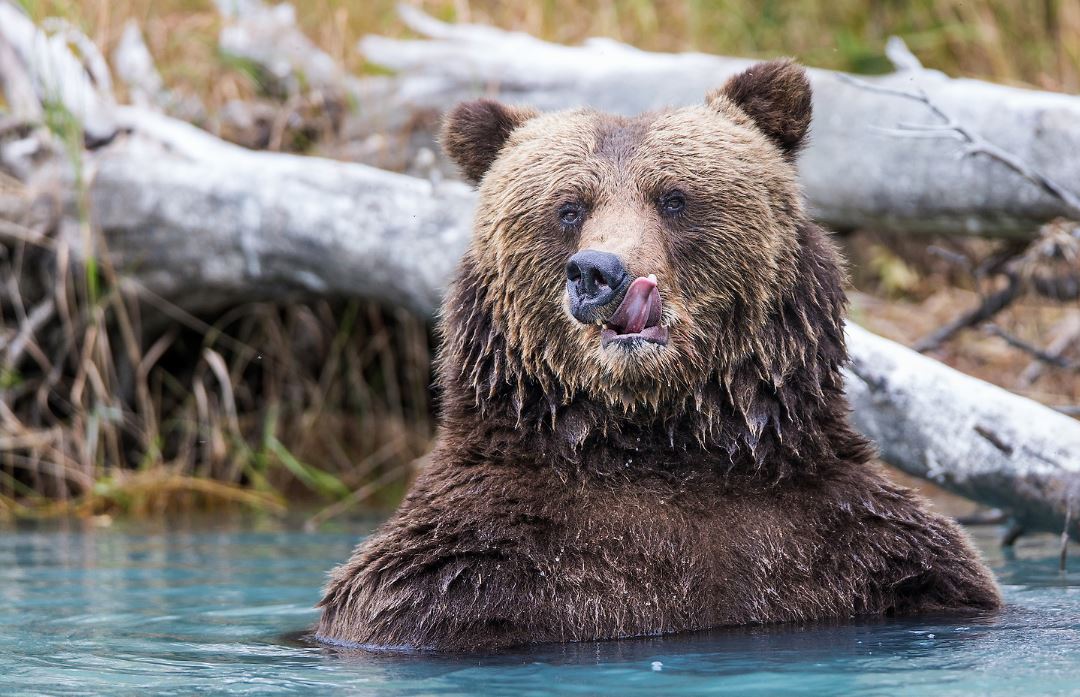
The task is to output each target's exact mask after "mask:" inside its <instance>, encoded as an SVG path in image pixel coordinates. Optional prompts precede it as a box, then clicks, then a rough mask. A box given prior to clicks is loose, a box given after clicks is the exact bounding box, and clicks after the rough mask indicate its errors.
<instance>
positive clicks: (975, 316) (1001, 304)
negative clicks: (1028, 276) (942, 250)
mask: <svg viewBox="0 0 1080 697" xmlns="http://www.w3.org/2000/svg"><path fill="white" fill-rule="evenodd" d="M1007 280H1008V282H1007V285H1006V286H1005V287H1004V288H1002V289H1001V290H998V291H995V292H993V293H990V294H989V295H987V296H986V297H984V298H983V299H982V302H980V303H979V304H978V305H977V306H976V307H975V308H973V309H971V310H969V311H967V312H965V313H963V314H962V315H960V316H959V317H957V318H956V319H954V320H952V321H951V322H949V323H947V324H945V325H944V326H942V327H940V328H939V329H937V330H935V331H934V332H932V333H930V334H928V335H927V336H925V337H923V338H922V339H920V340H919V341H917V342H915V346H914V349H915V350H916V351H918V352H920V353H926V352H927V351H933V350H936V349H938V348H940V347H941V345H942V344H944V343H945V342H946V341H948V340H949V339H951V338H952V337H953V336H955V335H956V334H957V333H958V332H960V331H961V330H963V329H968V328H971V327H974V326H977V325H979V324H982V323H983V322H985V321H986V320H988V319H990V318H991V317H993V316H994V315H996V314H997V313H999V312H1001V311H1002V310H1004V309H1005V308H1007V307H1008V306H1009V305H1011V304H1012V303H1013V301H1014V300H1016V299H1017V298H1018V297H1020V293H1021V290H1022V288H1023V286H1022V285H1021V283H1020V278H1019V277H1018V276H1016V275H1015V274H1012V275H1010V276H1008V279H1007Z"/></svg>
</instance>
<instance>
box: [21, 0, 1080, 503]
mask: <svg viewBox="0 0 1080 697" xmlns="http://www.w3.org/2000/svg"><path fill="white" fill-rule="evenodd" d="M19 2H20V3H21V4H22V5H23V6H24V7H25V8H26V10H27V11H28V13H29V14H30V15H31V16H32V17H33V19H35V20H36V21H40V20H43V19H44V18H46V17H62V18H65V19H67V20H68V21H70V22H72V23H73V24H74V25H75V26H77V27H78V28H79V29H81V30H82V31H84V32H85V33H86V34H87V35H88V36H89V37H90V38H91V39H92V40H94V42H95V43H96V44H97V45H98V46H99V47H100V48H101V49H102V50H103V53H104V54H105V55H107V56H108V55H112V51H113V49H114V47H115V46H116V44H117V42H118V41H119V40H120V37H121V34H122V31H123V28H124V25H125V23H126V22H127V21H128V20H129V19H135V20H136V21H137V22H138V24H139V26H140V27H141V29H142V31H143V33H144V35H145V38H146V42H147V45H148V48H149V49H150V51H151V53H152V54H153V57H154V59H155V61H156V63H157V67H158V69H159V70H160V72H161V74H162V77H163V78H164V81H165V83H166V87H168V88H169V89H170V90H171V91H173V92H174V93H175V94H178V95H191V96H193V97H197V98H198V101H199V102H200V103H201V104H202V105H203V106H204V107H205V115H206V116H207V117H208V118H207V119H206V121H205V122H203V123H201V124H200V125H203V126H204V127H206V128H208V129H210V130H212V131H217V132H219V134H221V135H223V136H224V137H230V134H229V133H221V132H220V130H219V129H218V128H217V125H216V124H218V123H219V122H217V121H215V119H214V114H215V113H216V112H217V111H219V110H222V109H224V108H225V106H226V105H228V104H229V103H230V102H237V101H240V102H247V101H256V100H261V102H263V103H264V104H265V103H270V104H271V105H273V104H274V103H275V102H274V100H275V99H279V97H275V95H273V94H271V93H270V92H271V90H270V89H269V88H268V86H267V85H266V84H265V82H264V80H263V79H262V76H261V75H260V72H259V70H257V69H255V68H254V67H253V66H251V65H250V64H248V63H246V62H245V61H243V60H239V59H237V58H235V57H232V56H229V55H225V54H223V53H222V52H221V51H220V49H219V47H218V46H219V43H218V34H219V31H220V29H221V26H222V19H221V16H220V15H219V13H218V11H217V10H216V8H215V7H214V6H213V4H212V2H211V0H79V1H76V0H19ZM294 4H295V6H296V12H297V18H298V22H299V24H300V26H301V28H302V29H303V30H304V31H305V33H306V34H307V35H308V36H309V37H310V38H311V39H312V40H314V41H315V43H316V44H318V45H319V46H320V47H321V48H323V49H324V50H325V51H326V52H327V53H329V54H330V55H331V56H332V57H333V58H335V60H337V61H338V63H339V64H341V65H343V66H345V67H346V68H347V69H348V70H349V71H351V72H353V73H356V74H365V73H369V74H370V73H378V72H380V68H379V66H375V65H369V64H365V62H364V59H363V57H362V56H361V55H360V54H359V52H358V51H357V50H356V43H357V40H358V39H359V38H360V37H361V36H363V35H365V34H382V35H387V36H408V35H409V32H408V30H407V29H406V28H405V27H404V25H403V23H402V22H401V21H400V20H399V19H398V17H397V15H396V13H395V3H394V2H393V1H392V0H306V1H304V2H295V3H294ZM416 4H417V6H419V7H420V8H422V9H423V10H425V11H426V12H428V13H430V14H433V15H435V16H436V17H439V18H441V19H445V20H450V21H460V22H475V23H482V24H493V25H496V26H499V27H502V28H506V29H512V30H520V31H525V32H528V33H531V34H533V35H537V36H540V37H541V38H545V39H548V40H552V41H557V42H563V43H571V44H572V43H577V42H580V41H582V40H584V39H586V38H588V37H591V36H607V37H611V38H614V39H617V40H620V41H624V42H627V43H630V44H633V45H635V46H638V47H640V48H643V49H648V50H657V51H689V50H694V51H704V52H709V53H718V54H726V55H738V56H745V57H762V58H764V57H772V56H776V55H790V56H794V57H796V58H797V59H799V60H800V61H801V62H803V63H805V64H807V65H812V66H817V67H823V68H833V69H839V70H846V71H852V72H857V73H880V72H886V71H888V70H889V69H890V64H889V62H888V61H887V59H886V58H885V55H884V46H885V41H886V39H887V38H888V37H889V36H892V35H898V36H901V37H902V38H903V39H904V40H905V41H906V42H907V45H908V46H909V47H910V48H911V50H912V51H913V52H914V53H915V54H916V55H917V56H918V57H919V59H920V60H921V61H922V62H923V64H924V65H925V66H926V67H928V68H933V69H938V70H942V71H944V72H946V73H948V74H950V75H954V76H967V77H973V78H980V79H985V80H991V81H995V82H1002V83H1008V84H1016V85H1022V86H1031V87H1037V88H1040V89H1047V90H1057V91H1065V92H1076V91H1078V90H1080V1H1077V0H1038V1H1028V0H996V1H994V0H915V1H913V2H899V1H896V0H889V1H885V2H866V1H859V0H800V1H781V0H771V1H766V2H750V1H749V0H625V1H622V2H616V1H614V0H603V1H599V0H591V1H586V2H579V1H577V0H540V1H537V2H514V3H508V2H495V1H492V0H472V1H470V0H452V1H451V0H432V1H424V2H418V3H416ZM121 97H123V95H122V94H121ZM271 108H273V107H271ZM290 108H294V107H290ZM311 108H312V109H314V110H316V111H317V110H318V109H319V105H318V104H314V105H311ZM317 120H318V118H317V115H316V117H313V121H317ZM61 121H62V119H61ZM329 130H330V129H324V130H320V129H318V128H316V129H314V130H312V131H311V132H310V133H309V134H308V135H306V136H305V137H304V138H301V139H291V140H287V141H286V142H284V143H281V142H278V143H276V144H275V143H274V142H273V139H271V142H270V144H269V145H268V144H266V143H260V144H253V143H252V142H245V141H244V139H243V138H242V137H240V138H235V137H234V138H233V139H234V140H238V141H239V142H241V143H243V144H246V145H249V146H250V145H255V146H256V147H273V148H275V149H289V150H295V151H301V152H307V151H309V150H312V148H311V147H310V146H311V145H313V144H314V143H315V141H318V140H326V139H327V138H330V139H332V137H333V136H332V134H330V133H329ZM76 147H78V146H76ZM318 152H319V153H320V154H324V155H325V154H334V153H335V148H334V147H333V142H332V140H331V142H330V143H329V147H327V143H326V142H323V143H321V147H320V148H319V149H318ZM342 156H344V155H342ZM0 185H3V182H2V181H0ZM0 193H2V186H0ZM842 243H843V244H844V246H845V248H846V252H847V254H848V256H849V257H850V258H851V260H852V275H853V282H854V286H855V288H854V289H853V292H852V298H853V308H852V314H853V316H854V317H855V318H856V319H857V320H858V321H860V322H861V323H864V324H865V325H867V326H869V327H870V328H871V329H874V330H875V331H878V332H879V333H881V334H883V335H885V336H889V337H890V338H893V339H897V340H900V341H902V342H905V343H908V344H910V343H911V342H913V341H914V340H915V339H917V338H918V337H920V336H923V335H925V334H926V333H927V332H929V331H930V330H931V329H933V328H934V327H936V326H940V324H942V323H943V322H944V321H945V320H946V319H947V318H950V317H952V316H953V315H955V314H956V312H957V310H958V308H963V307H967V306H971V305H972V304H974V303H976V302H977V299H978V293H979V288H978V282H977V280H976V279H974V278H973V277H972V276H971V274H970V273H968V272H965V271H964V270H963V269H959V268H958V267H957V266H956V264H955V263H954V262H950V261H949V260H950V258H951V259H953V260H954V261H955V258H956V257H957V255H961V256H963V257H965V258H972V259H983V258H987V257H991V256H993V255H994V254H997V253H1000V252H1001V251H1002V247H1003V246H1005V245H1007V244H1008V243H1004V242H991V241H987V240H979V239H971V240H963V239H959V240H958V239H955V238H954V239H948V240H927V239H925V238H923V239H910V238H904V237H902V236H897V235H883V234H878V233H875V232H874V231H872V230H868V231H862V232H859V233H857V234H854V235H850V236H847V237H845V238H844V239H843V240H842ZM935 248H936V249H937V250H938V251H939V252H940V251H941V250H942V249H945V250H946V251H947V252H948V253H947V254H941V253H934V249H935ZM20 254H21V253H20ZM28 254H29V253H28ZM950 255H951V256H950ZM12 258H13V259H14V260H15V262H17V263H18V264H23V263H26V264H30V263H32V262H33V256H32V254H31V255H29V256H27V257H26V258H25V259H24V258H23V257H22V256H18V255H15V256H13V257H12ZM71 273H72V275H71V277H70V278H67V280H66V281H65V283H67V284H69V285H66V286H64V287H63V288H62V289H61V295H62V296H63V298H67V299H70V302H69V303H68V306H69V307H70V308H71V310H70V312H71V317H70V321H69V322H68V325H66V326H67V327H68V328H66V329H65V331H68V332H70V336H69V339H68V342H67V345H68V348H67V349H66V353H65V356H64V358H63V361H65V365H64V366H63V368H62V369H61V368H60V367H58V368H57V369H56V370H51V371H45V372H44V373H43V375H42V376H41V377H39V378H35V379H34V380H30V379H26V378H25V377H23V376H19V375H13V374H7V373H0V390H4V389H6V390H14V391H16V392H19V391H21V392H23V393H25V395H26V397H25V400H29V401H30V402H32V401H33V400H32V398H33V396H34V394H35V393H36V394H37V402H36V404H38V406H37V407H34V408H32V409H31V412H32V416H31V417H30V418H28V419H26V420H24V423H25V424H26V430H25V431H24V432H16V433H8V434H0V435H2V436H3V437H4V438H6V439H7V440H6V441H4V442H5V444H6V447H5V448H0V516H3V515H8V516H40V515H52V514H64V513H72V512H74V513H79V514H83V515H92V516H112V515H116V514H136V515H138V514H145V515H160V514H163V513H169V512H174V511H176V510H190V509H203V508H207V507H211V508H213V507H215V506H216V507H219V508H234V507H236V506H237V504H242V506H246V507H253V508H255V509H257V510H262V511H268V512H275V511H284V510H286V509H289V508H297V507H300V506H305V507H309V506H311V505H314V506H316V510H317V512H316V513H315V514H314V517H313V518H311V520H312V522H315V523H318V522H321V521H325V520H328V519H330V518H333V517H334V516H336V515H338V514H342V513H347V512H356V511H359V510H371V509H381V508H385V507H387V506H391V505H394V504H395V503H396V502H397V500H398V499H399V497H400V495H401V493H402V491H403V490H404V487H405V485H406V484H407V481H408V478H409V476H410V473H411V472H412V471H413V467H414V464H413V463H414V462H415V460H416V458H418V457H421V456H422V455H423V453H424V452H426V450H427V449H428V448H429V447H430V444H431V440H432V438H433V436H434V416H433V414H434V412H435V409H436V407H435V401H436V395H434V394H433V392H432V390H431V389H430V381H431V371H430V362H431V358H432V355H433V352H434V350H435V349H434V344H435V338H434V335H433V333H432V327H431V326H430V325H429V324H428V322H427V321H426V320H424V319H421V318H416V317H412V316H409V315H408V314H407V313H405V312H404V311H401V310H395V309H387V308H380V307H377V306H374V305H370V304H366V303H359V302H355V301H344V300H343V301H340V302H337V301H333V300H320V301H318V302H313V303H309V304H304V303H292V304H272V303H254V304H248V305H243V306H239V307H236V308H231V309H230V310H229V311H228V312H225V313H219V314H215V315H213V316H205V317H186V318H184V319H183V321H180V322H178V323H177V327H176V328H174V329H172V330H170V331H168V332H166V333H165V334H163V335H162V336H160V337H158V338H157V339H156V340H154V341H152V342H149V344H148V345H139V344H138V342H137V341H134V342H132V341H129V342H128V345H126V346H121V345H110V344H109V342H108V337H109V336H116V335H117V333H116V331H115V330H116V328H117V327H118V326H119V327H120V329H121V332H120V335H121V336H124V337H130V332H128V333H127V334H125V332H127V330H126V329H125V327H126V326H127V325H128V324H131V323H135V325H136V326H137V323H138V321H139V315H140V312H141V313H143V314H146V313H148V312H150V311H151V310H152V308H142V309H140V308H138V307H135V306H133V305H132V304H130V303H129V301H128V300H126V299H124V298H122V297H120V295H118V294H116V293H113V292H110V291H109V288H110V287H111V285H110V278H109V277H108V273H109V270H108V269H103V270H100V271H97V270H90V272H87V270H82V271H81V272H80V273H81V276H80V273H75V271H72V272H71ZM98 273H101V274H103V279H102V281H101V285H102V288H98V281H97V280H96V279H97V276H96V275H95V274H98ZM88 278H89V279H90V281H92V282H88V280H87V279H88ZM58 297H59V296H58ZM1069 312H1075V308H1062V307H1061V306H1055V305H1053V304H1048V303H1045V302H1037V301H1024V302H1019V303H1017V304H1016V305H1015V306H1014V307H1012V308H1010V309H1009V310H1008V311H1006V312H1005V313H1003V314H1002V316H1001V317H999V318H997V320H996V321H997V322H998V323H999V324H1000V325H1001V326H1003V327H1005V328H1006V329H1007V330H1008V331H1009V332H1010V333H1011V334H1012V335H1015V336H1018V337H1022V338H1025V339H1027V340H1030V341H1032V342H1033V343H1045V341H1044V339H1045V336H1046V334H1047V333H1048V332H1050V331H1051V330H1052V329H1053V328H1054V327H1056V326H1059V325H1060V324H1061V323H1062V321H1063V317H1064V316H1065V315H1066V314H1067V313H1069ZM132 318H134V319H132ZM144 319H145V318H144ZM172 319H176V317H175V316H172ZM125 351H126V352H128V353H129V354H130V355H127V356H122V354H123V353H124V352H125ZM935 355H936V356H937V357H939V358H942V359H943V360H945V361H946V362H948V363H950V364H952V365H953V366H955V367H958V368H960V369H961V370H964V371H965V372H968V373H971V374H974V375H976V376H978V377H981V378H983V379H986V380H990V381H992V382H996V383H998V384H1001V385H1003V386H1006V387H1008V388H1009V389H1013V390H1014V391H1017V392H1019V393H1021V394H1025V395H1027V396H1030V397H1032V398H1034V399H1038V400H1040V401H1043V402H1045V403H1049V404H1063V403H1064V404H1075V403H1077V402H1078V401H1080V380H1077V379H1076V377H1077V376H1076V373H1075V372H1070V371H1067V370H1055V369H1046V370H1043V369H1041V368H1040V369H1039V370H1033V365H1034V364H1033V362H1032V360H1031V357H1030V356H1028V355H1025V354H1024V353H1022V352H1018V351H1016V350H1015V348H1014V347H1010V346H1008V345H1007V344H1006V343H1005V342H1003V341H1001V340H999V339H995V338H993V337H987V336H986V335H983V334H980V333H978V332H969V333H967V334H965V335H963V336H961V337H959V338H958V339H957V340H956V341H954V342H952V343H950V344H949V345H948V346H947V347H945V348H944V349H942V351H940V352H939V353H937V354H935ZM120 358H123V361H121V360H119V359H120ZM121 363H130V364H134V365H137V366H140V367H141V366H143V365H145V366H147V367H146V369H145V371H143V370H141V368H140V371H139V372H138V374H137V375H136V376H135V378H134V379H135V381H136V383H137V384H136V386H135V388H134V389H133V390H132V388H131V386H130V385H128V384H125V381H126V380H129V379H130V378H129V377H125V372H124V370H122V369H120V368H119V367H118V366H120V364H121ZM50 381H51V382H50ZM121 388H123V391H126V392H133V393H134V394H135V395H136V399H135V402H134V403H124V402H121V401H120V400H118V399H111V398H110V395H113V394H117V393H119V392H120V391H121ZM61 424H62V425H61Z"/></svg>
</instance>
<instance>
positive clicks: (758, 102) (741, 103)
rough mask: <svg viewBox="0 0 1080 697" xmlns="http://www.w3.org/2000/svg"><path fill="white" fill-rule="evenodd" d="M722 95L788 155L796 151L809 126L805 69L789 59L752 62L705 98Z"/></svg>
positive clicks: (710, 102) (791, 156) (795, 153)
mask: <svg viewBox="0 0 1080 697" xmlns="http://www.w3.org/2000/svg"><path fill="white" fill-rule="evenodd" d="M720 97H726V98H727V99H728V100H729V101H730V102H732V103H734V104H735V106H737V107H739V109H741V110H742V111H743V112H745V113H746V115H747V116H749V117H750V118H751V119H753V120H754V123H755V124H756V125H757V127H758V128H759V129H761V131H762V132H764V133H765V135H767V136H768V137H769V138H770V139H771V140H772V141H773V142H774V143H776V144H777V145H778V146H779V147H780V149H781V150H782V151H783V152H784V154H785V155H787V156H788V157H790V158H794V157H795V155H797V154H798V152H799V148H801V147H802V145H803V141H804V140H805V138H806V131H807V129H808V128H809V127H810V116H811V113H812V106H811V100H810V81H809V80H808V79H807V77H806V70H804V69H803V67H802V66H801V65H798V64H797V63H795V62H794V61H792V60H791V59H789V58H783V59H779V60H772V61H768V62H767V63H758V64H757V65H752V66H750V67H749V68H747V69H746V70H745V71H743V72H741V73H739V74H738V75H736V76H734V77H732V78H731V79H729V80H728V81H727V83H726V84H725V85H724V86H723V88H721V89H719V90H717V91H716V92H713V93H711V94H710V95H709V97H708V98H707V101H708V103H709V104H715V103H716V101H717V99H719V98H720Z"/></svg>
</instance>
